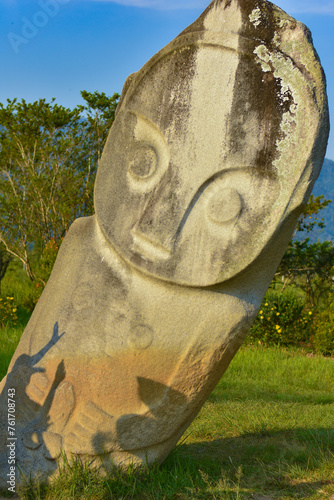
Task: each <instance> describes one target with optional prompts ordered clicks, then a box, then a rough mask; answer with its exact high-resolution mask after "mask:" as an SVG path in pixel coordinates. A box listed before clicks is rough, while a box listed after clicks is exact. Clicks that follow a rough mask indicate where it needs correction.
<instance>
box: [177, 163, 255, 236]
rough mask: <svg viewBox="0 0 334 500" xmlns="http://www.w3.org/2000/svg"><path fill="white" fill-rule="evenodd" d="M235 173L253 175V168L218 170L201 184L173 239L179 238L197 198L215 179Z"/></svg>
mask: <svg viewBox="0 0 334 500" xmlns="http://www.w3.org/2000/svg"><path fill="white" fill-rule="evenodd" d="M235 172H242V173H245V172H246V173H247V174H252V173H254V167H246V168H245V167H243V168H229V169H227V170H220V171H219V172H216V173H215V174H213V175H212V176H211V177H209V178H208V179H206V181H204V182H203V184H202V185H201V186H200V187H199V188H198V190H197V191H196V193H195V194H194V196H193V197H192V199H191V201H190V203H189V205H188V207H187V209H186V211H185V213H184V215H183V217H182V219H181V222H180V224H179V226H178V228H177V230H176V233H175V239H177V238H178V237H179V235H180V234H181V232H182V230H183V227H184V225H185V224H186V222H187V220H188V217H189V215H190V214H191V211H192V209H193V208H194V206H195V205H196V203H197V201H198V200H199V198H200V197H201V196H202V194H203V193H204V191H205V190H206V189H207V188H208V187H209V186H210V185H211V184H212V183H213V182H215V181H216V180H217V179H219V177H223V176H224V175H225V174H229V173H235Z"/></svg>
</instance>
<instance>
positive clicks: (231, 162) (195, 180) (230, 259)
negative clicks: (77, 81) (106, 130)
mask: <svg viewBox="0 0 334 500" xmlns="http://www.w3.org/2000/svg"><path fill="white" fill-rule="evenodd" d="M234 5H236V4H234ZM209 14H210V13H209ZM209 14H208V16H209ZM233 15H234V18H235V16H236V15H237V12H234V14H233ZM208 16H207V17H208ZM208 22H209V21H207V23H208ZM240 23H242V20H241V18H240ZM190 31H191V30H190ZM225 35H226V34H225ZM215 37H216V33H213V34H212V33H211V32H210V31H206V32H203V33H201V34H198V31H196V30H194V32H190V33H188V34H185V35H183V36H180V37H178V38H176V39H175V40H174V41H173V42H172V43H171V44H170V45H169V46H167V47H166V48H165V49H163V50H162V51H161V52H160V53H159V54H157V55H156V56H155V57H154V58H153V59H152V60H151V61H149V62H148V63H147V64H146V65H145V66H144V67H143V69H142V70H141V71H140V72H139V73H137V74H136V75H135V76H134V77H133V79H132V82H131V83H130V84H129V85H128V86H127V88H128V90H127V92H125V93H124V92H123V95H122V103H121V105H120V108H119V112H118V114H117V117H116V120H115V123H114V125H113V127H112V129H111V132H110V135H109V138H108V141H107V145H106V147H105V150H104V153H103V156H102V159H101V162H100V165H99V171H98V176H97V181H96V186H95V207H96V213H97V218H98V221H99V224H100V226H101V229H102V230H103V232H104V234H105V236H106V237H107V239H108V240H109V241H110V243H111V244H112V246H113V247H114V248H115V249H116V251H117V252H118V253H119V254H120V255H121V256H122V257H123V258H124V259H125V260H126V261H127V262H129V263H130V264H131V265H133V266H135V267H137V268H139V269H140V270H142V271H144V272H145V273H148V274H150V275H153V276H155V277H158V278H161V279H164V280H167V281H171V282H174V283H178V284H184V285H191V286H208V285H212V284H215V283H219V282H222V281H224V280H227V279H229V278H231V277H233V276H234V275H236V274H237V273H239V272H240V271H242V270H243V269H245V268H246V267H247V266H248V265H249V264H250V263H251V262H252V261H253V260H254V259H255V258H256V257H257V256H258V255H259V254H260V252H261V251H262V250H263V248H264V247H265V245H266V244H267V242H268V240H269V239H270V238H271V237H272V235H273V233H274V232H275V231H276V230H277V227H278V226H279V224H280V222H281V220H282V215H283V214H284V211H285V210H286V207H287V205H288V203H289V201H290V197H291V193H292V192H293V189H294V188H295V186H296V183H298V181H299V178H300V173H301V170H302V169H303V168H305V163H306V161H305V160H304V158H307V156H308V155H309V153H310V147H311V145H312V142H313V140H312V139H311V140H310V141H309V142H310V144H309V145H308V146H307V147H306V149H307V151H305V152H303V154H302V156H303V158H302V159H301V162H300V164H299V167H298V168H297V169H296V168H295V165H294V166H293V168H291V170H289V167H290V165H289V162H290V163H291V157H292V155H293V154H294V153H295V151H294V149H293V147H292V146H293V145H294V144H295V143H296V141H298V140H299V137H300V136H301V132H300V130H301V127H299V128H298V124H295V123H292V122H294V119H293V116H294V114H296V109H297V108H298V112H300V111H304V113H306V114H307V113H308V110H307V109H303V105H302V103H300V102H298V97H299V94H297V93H295V95H293V94H292V91H290V88H289V87H287V86H286V83H285V82H284V81H283V77H281V76H279V77H278V76H277V75H276V76H275V68H273V70H272V71H271V72H270V71H268V68H270V66H269V65H268V64H267V66H266V67H264V66H263V65H261V59H260V56H259V55H257V53H256V42H255V41H253V46H251V47H248V49H247V50H246V49H242V48H240V47H242V43H244V41H245V39H243V38H242V37H240V36H237V35H235V34H231V33H229V35H228V36H225V42H224V45H223V44H220V45H219V44H217V43H216V42H214V41H212V40H213V39H215ZM185 38H186V41H185ZM191 39H192V41H193V43H189V41H191ZM211 39H212V40H211ZM246 42H247V43H248V45H249V40H248V39H247V40H246ZM264 57H265V56H264ZM281 57H282V59H283V62H284V61H285V60H286V61H289V62H290V60H288V58H287V57H285V56H281ZM284 57H285V58H284ZM290 64H291V62H290ZM273 65H274V63H273ZM276 73H277V71H276ZM295 73H298V75H300V76H299V80H300V81H301V82H304V80H305V79H304V77H303V75H302V74H301V73H300V71H299V70H298V68H295ZM300 92H307V90H305V84H303V85H301V89H300ZM284 120H285V121H286V122H287V123H286V124H285V125H284V126H285V129H283V125H282V124H284ZM289 120H290V121H289ZM311 133H312V134H313V131H311ZM306 135H307V134H306ZM309 135H310V134H309ZM308 138H309V137H306V138H305V132H303V142H306V141H305V139H306V140H307V139H308ZM282 145H283V146H284V148H282V147H281V146H282ZM283 150H284V152H283V153H282V151H283ZM282 165H285V171H283V172H281V171H280V168H281V166H282Z"/></svg>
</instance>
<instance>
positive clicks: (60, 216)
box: [0, 91, 119, 286]
mask: <svg viewBox="0 0 334 500" xmlns="http://www.w3.org/2000/svg"><path fill="white" fill-rule="evenodd" d="M82 96H83V98H84V99H85V100H86V103H87V106H77V107H76V108H75V109H73V110H70V109H68V108H65V107H63V106H59V105H58V104H56V103H55V102H54V100H52V101H51V103H47V102H46V101H45V100H44V99H40V100H39V101H36V102H34V103H26V101H25V100H22V101H21V102H17V100H16V99H13V100H9V99H8V100H7V105H6V106H4V105H3V104H1V103H0V125H1V131H0V193H1V196H0V242H1V244H2V248H4V249H5V250H6V253H7V255H5V254H4V253H3V251H2V252H1V255H0V257H2V260H1V265H2V267H3V265H5V262H6V260H8V254H9V255H11V256H13V257H15V258H17V259H19V260H20V261H21V262H22V263H23V264H24V266H25V270H26V272H27V274H28V277H29V278H30V279H31V280H38V281H39V282H40V283H41V285H42V286H45V283H46V281H45V277H44V276H43V272H41V269H40V268H39V258H40V256H41V255H42V253H43V251H44V249H45V247H46V246H47V245H48V243H49V241H50V240H55V241H57V242H58V241H60V240H61V238H63V237H64V235H65V233H66V231H67V230H68V228H69V226H70V225H71V223H72V222H73V221H74V219H76V218H78V217H81V216H86V215H90V214H92V212H93V195H92V194H93V185H94V180H95V173H96V169H97V162H98V159H99V157H100V154H101V151H102V148H103V145H104V142H105V140H106V136H107V131H108V129H109V128H110V126H111V124H112V122H113V120H114V116H115V110H116V106H117V102H118V98H119V95H118V94H114V95H113V96H112V97H107V96H106V95H105V94H104V93H98V92H95V93H93V94H92V93H89V92H86V91H83V92H82ZM83 112H86V116H84V115H83V114H82V113H83Z"/></svg>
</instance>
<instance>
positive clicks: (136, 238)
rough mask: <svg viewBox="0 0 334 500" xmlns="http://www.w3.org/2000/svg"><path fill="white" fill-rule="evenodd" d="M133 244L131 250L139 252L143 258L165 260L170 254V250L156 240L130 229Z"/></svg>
mask: <svg viewBox="0 0 334 500" xmlns="http://www.w3.org/2000/svg"><path fill="white" fill-rule="evenodd" d="M131 233H132V237H133V245H132V246H131V251H132V252H134V253H136V254H139V255H140V256H141V257H142V259H143V260H151V261H154V260H167V259H169V258H170V256H171V250H170V249H169V248H167V247H165V246H163V245H161V244H160V243H158V242H157V241H153V240H152V239H150V238H148V237H147V236H145V235H144V234H143V233H140V232H138V231H135V230H132V231H131Z"/></svg>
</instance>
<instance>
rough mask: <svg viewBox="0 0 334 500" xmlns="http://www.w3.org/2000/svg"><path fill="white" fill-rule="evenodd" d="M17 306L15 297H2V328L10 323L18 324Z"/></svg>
mask: <svg viewBox="0 0 334 500" xmlns="http://www.w3.org/2000/svg"><path fill="white" fill-rule="evenodd" d="M16 312H17V307H16V306H15V304H14V297H5V298H1V297H0V328H5V327H6V326H7V325H8V324H10V325H11V326H15V325H16V324H17V314H16Z"/></svg>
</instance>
